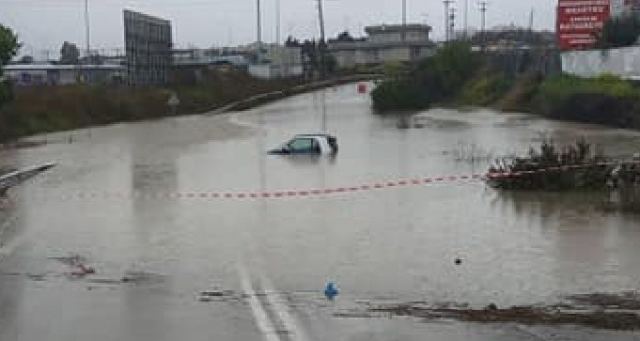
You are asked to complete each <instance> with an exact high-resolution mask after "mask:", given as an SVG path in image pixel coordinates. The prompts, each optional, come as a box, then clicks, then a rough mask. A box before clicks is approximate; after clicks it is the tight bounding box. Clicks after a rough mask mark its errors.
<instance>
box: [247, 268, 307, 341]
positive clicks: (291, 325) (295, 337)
mask: <svg viewBox="0 0 640 341" xmlns="http://www.w3.org/2000/svg"><path fill="white" fill-rule="evenodd" d="M259 276H260V283H261V284H262V290H264V292H265V293H267V292H268V293H269V294H266V295H265V296H266V298H267V301H269V304H270V305H271V307H272V308H273V312H274V313H275V314H276V315H277V316H278V318H279V319H280V322H282V324H283V325H284V327H285V328H286V329H287V331H289V335H290V339H291V340H292V341H307V340H309V338H308V337H307V334H306V333H305V331H304V330H303V329H302V328H300V324H299V323H298V322H297V321H296V319H295V317H293V316H292V315H291V314H290V313H289V308H288V307H286V306H285V305H284V304H283V303H282V302H284V299H283V297H282V296H281V295H280V294H278V293H277V291H276V290H275V288H274V286H273V283H271V280H269V278H268V277H267V276H265V274H264V273H263V272H262V271H259Z"/></svg>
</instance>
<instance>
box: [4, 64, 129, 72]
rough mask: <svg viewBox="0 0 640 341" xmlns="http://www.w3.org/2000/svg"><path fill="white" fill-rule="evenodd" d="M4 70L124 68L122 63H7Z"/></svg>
mask: <svg viewBox="0 0 640 341" xmlns="http://www.w3.org/2000/svg"><path fill="white" fill-rule="evenodd" d="M3 69H4V70H5V71H55V70H59V71H61V70H114V71H115V70H124V69H125V67H124V66H122V65H114V64H101V65H55V64H9V65H5V66H4V67H3Z"/></svg>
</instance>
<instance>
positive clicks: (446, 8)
mask: <svg viewBox="0 0 640 341" xmlns="http://www.w3.org/2000/svg"><path fill="white" fill-rule="evenodd" d="M453 2H454V0H443V1H442V3H443V4H444V32H445V33H444V40H445V41H449V38H450V37H449V14H450V13H449V6H451V4H452V3H453Z"/></svg>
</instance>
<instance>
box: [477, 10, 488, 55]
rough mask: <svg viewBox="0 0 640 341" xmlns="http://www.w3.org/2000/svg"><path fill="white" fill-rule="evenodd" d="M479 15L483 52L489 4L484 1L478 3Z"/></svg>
mask: <svg viewBox="0 0 640 341" xmlns="http://www.w3.org/2000/svg"><path fill="white" fill-rule="evenodd" d="M479 4H480V14H481V25H480V27H481V31H480V32H481V39H482V44H481V46H482V50H484V48H485V38H486V37H485V36H486V29H487V6H488V5H489V3H488V2H487V1H486V0H481V1H480V3H479Z"/></svg>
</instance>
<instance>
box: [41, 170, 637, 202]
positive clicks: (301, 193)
mask: <svg viewBox="0 0 640 341" xmlns="http://www.w3.org/2000/svg"><path fill="white" fill-rule="evenodd" d="M620 164H621V163H618V162H601V163H597V164H589V165H568V166H557V167H548V168H543V169H537V170H530V171H517V172H489V173H486V174H471V175H449V176H440V177H427V178H414V179H399V180H393V181H379V182H375V183H369V184H363V185H357V186H346V187H332V188H322V189H299V190H278V191H203V192H198V191H193V192H140V191H135V192H130V193H126V192H108V191H82V192H77V193H73V194H62V195H60V196H56V198H60V199H63V200H71V199H83V200H84V199H157V200H194V199H201V200H213V199H234V200H259V199H260V200H262V199H287V198H312V197H326V196H337V195H346V194H355V193H360V192H368V191H377V190H384V189H394V188H406V187H412V186H413V187H415V186H426V185H437V184H446V183H454V182H464V181H467V182H472V181H488V180H495V179H504V178H518V177H524V176H527V175H534V174H543V173H554V172H564V171H569V170H575V169H580V168H594V167H608V166H612V165H620ZM624 164H625V165H640V161H638V162H626V163H624ZM38 197H40V196H39V195H38ZM42 197H45V198H47V197H50V196H47V195H43V196H42Z"/></svg>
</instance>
